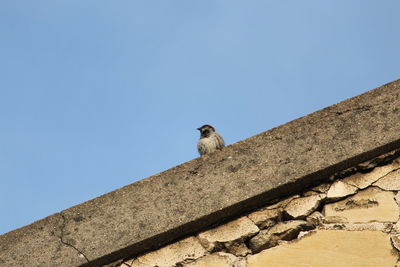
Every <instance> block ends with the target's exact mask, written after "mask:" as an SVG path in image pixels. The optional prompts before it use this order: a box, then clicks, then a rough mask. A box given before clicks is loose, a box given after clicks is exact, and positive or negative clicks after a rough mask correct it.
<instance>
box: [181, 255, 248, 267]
mask: <svg viewBox="0 0 400 267" xmlns="http://www.w3.org/2000/svg"><path fill="white" fill-rule="evenodd" d="M183 266H184V267H211V266H212V267H232V266H233V267H241V266H243V267H244V264H240V260H239V259H238V258H236V257H235V256H234V255H232V254H228V253H223V252H218V253H215V254H211V255H207V256H205V257H203V258H201V259H199V260H198V261H196V262H193V263H189V264H185V265H183Z"/></svg>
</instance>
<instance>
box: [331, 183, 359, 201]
mask: <svg viewBox="0 0 400 267" xmlns="http://www.w3.org/2000/svg"><path fill="white" fill-rule="evenodd" d="M357 190H358V188H357V187H355V186H353V185H349V184H346V183H344V182H342V181H336V182H334V183H333V184H332V186H331V187H330V188H329V190H328V193H327V199H339V198H342V197H346V196H349V195H353V194H355V193H356V192H357Z"/></svg>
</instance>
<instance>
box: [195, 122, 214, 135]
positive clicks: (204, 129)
mask: <svg viewBox="0 0 400 267" xmlns="http://www.w3.org/2000/svg"><path fill="white" fill-rule="evenodd" d="M197 130H199V131H200V136H201V137H208V136H210V134H212V133H213V132H215V129H214V127H212V126H211V125H208V124H205V125H203V126H201V127H200V128H197Z"/></svg>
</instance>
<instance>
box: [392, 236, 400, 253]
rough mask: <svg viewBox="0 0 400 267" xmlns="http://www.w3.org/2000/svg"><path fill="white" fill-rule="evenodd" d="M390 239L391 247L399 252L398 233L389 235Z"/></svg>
mask: <svg viewBox="0 0 400 267" xmlns="http://www.w3.org/2000/svg"><path fill="white" fill-rule="evenodd" d="M390 240H391V241H392V244H393V247H395V248H396V249H397V251H399V252H400V235H393V236H391V238H390Z"/></svg>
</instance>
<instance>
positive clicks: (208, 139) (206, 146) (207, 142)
mask: <svg viewBox="0 0 400 267" xmlns="http://www.w3.org/2000/svg"><path fill="white" fill-rule="evenodd" d="M197 130H199V131H200V139H199V142H198V143H197V150H198V151H199V154H200V155H201V156H202V155H205V154H209V153H212V152H214V151H216V150H217V149H222V148H223V147H224V146H225V142H224V139H223V138H222V136H221V135H220V134H219V133H217V132H216V131H215V128H214V127H212V126H211V125H208V124H205V125H203V126H201V127H200V128H197Z"/></svg>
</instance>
